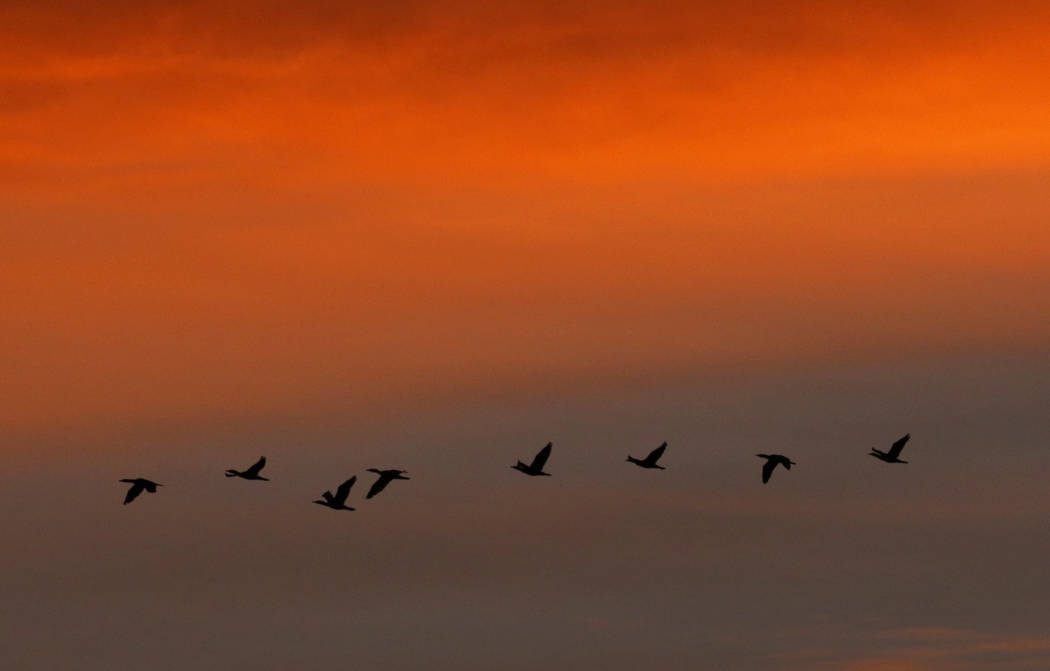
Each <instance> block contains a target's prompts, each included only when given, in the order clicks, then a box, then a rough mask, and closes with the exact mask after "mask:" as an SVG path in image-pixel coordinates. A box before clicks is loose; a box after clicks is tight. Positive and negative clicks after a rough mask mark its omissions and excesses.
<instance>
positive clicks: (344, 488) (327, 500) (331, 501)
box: [314, 475, 357, 510]
mask: <svg viewBox="0 0 1050 671" xmlns="http://www.w3.org/2000/svg"><path fill="white" fill-rule="evenodd" d="M355 482H357V476H356V475H355V476H353V477H352V478H350V479H349V480H347V481H346V482H344V483H343V484H341V485H339V489H337V490H335V496H332V492H330V491H326V492H325V493H324V494H321V499H320V500H317V501H314V503H317V504H319V505H322V506H327V507H329V508H331V509H332V510H353V508H351V507H350V506H348V505H346V497H347V496H349V495H350V488H351V487H353V486H354V483H355Z"/></svg>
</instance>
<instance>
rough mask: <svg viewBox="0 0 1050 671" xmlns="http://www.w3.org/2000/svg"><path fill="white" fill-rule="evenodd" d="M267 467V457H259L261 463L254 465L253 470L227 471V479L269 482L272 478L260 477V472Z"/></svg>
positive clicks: (230, 469)
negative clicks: (235, 478)
mask: <svg viewBox="0 0 1050 671" xmlns="http://www.w3.org/2000/svg"><path fill="white" fill-rule="evenodd" d="M265 465H266V457H259V461H257V462H255V463H254V464H252V466H251V468H248V469H246V470H243V471H236V470H234V469H232V468H229V469H226V477H228V478H233V477H237V478H244V479H245V480H267V481H268V480H269V479H270V478H264V477H263V476H261V475H259V471H261V470H262V469H263V466H265Z"/></svg>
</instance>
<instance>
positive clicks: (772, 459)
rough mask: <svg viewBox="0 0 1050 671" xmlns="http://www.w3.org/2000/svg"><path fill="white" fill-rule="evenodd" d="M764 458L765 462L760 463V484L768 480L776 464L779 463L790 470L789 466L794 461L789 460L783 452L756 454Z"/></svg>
mask: <svg viewBox="0 0 1050 671" xmlns="http://www.w3.org/2000/svg"><path fill="white" fill-rule="evenodd" d="M756 456H759V457H762V458H763V459H765V460H766V463H764V464H762V484H766V483H767V482H769V476H771V475H773V469H774V468H776V467H777V465H778V464H779V465H781V466H783V467H784V468H786V469H788V470H789V471H790V470H791V467H792V466H793V465H794V464H795V462H793V461H791V460H790V459H788V458H787V457H785V456H784V455H783V454H759V455H756Z"/></svg>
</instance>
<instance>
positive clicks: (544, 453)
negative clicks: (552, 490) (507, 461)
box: [511, 443, 552, 475]
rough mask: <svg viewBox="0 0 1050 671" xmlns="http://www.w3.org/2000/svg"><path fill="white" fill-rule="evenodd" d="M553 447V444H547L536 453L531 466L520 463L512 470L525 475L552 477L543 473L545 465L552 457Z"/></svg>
mask: <svg viewBox="0 0 1050 671" xmlns="http://www.w3.org/2000/svg"><path fill="white" fill-rule="evenodd" d="M551 446H552V444H551V443H547V445H546V446H545V447H544V448H543V449H542V450H540V451H539V452H537V453H536V456H535V458H533V460H532V463H531V464H528V465H525V464H523V463H521V462H520V461H519V462H518V463H516V464H514V465H513V466H511V468H513V469H516V470H519V471H521V472H522V473H524V474H525V475H550V473H544V472H543V465H544V464H546V463H547V459H548V458H549V457H550V456H551Z"/></svg>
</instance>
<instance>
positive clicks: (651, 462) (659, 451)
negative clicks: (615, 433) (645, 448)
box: [627, 443, 667, 471]
mask: <svg viewBox="0 0 1050 671" xmlns="http://www.w3.org/2000/svg"><path fill="white" fill-rule="evenodd" d="M666 449H667V443H661V444H660V447H658V448H656V449H655V450H653V451H652V452H650V453H649V456H648V457H646V458H645V459H635V458H634V457H632V456H631V455H627V461H629V462H631V463H632V464H634V465H636V466H641V467H642V468H659V469H660V470H661V471H662V470H665V469H664V467H663V466H658V465H657V464H656V462H657V460H658V459H659V458H660V457H661V456H662V455H663V453H664V450H666Z"/></svg>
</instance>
